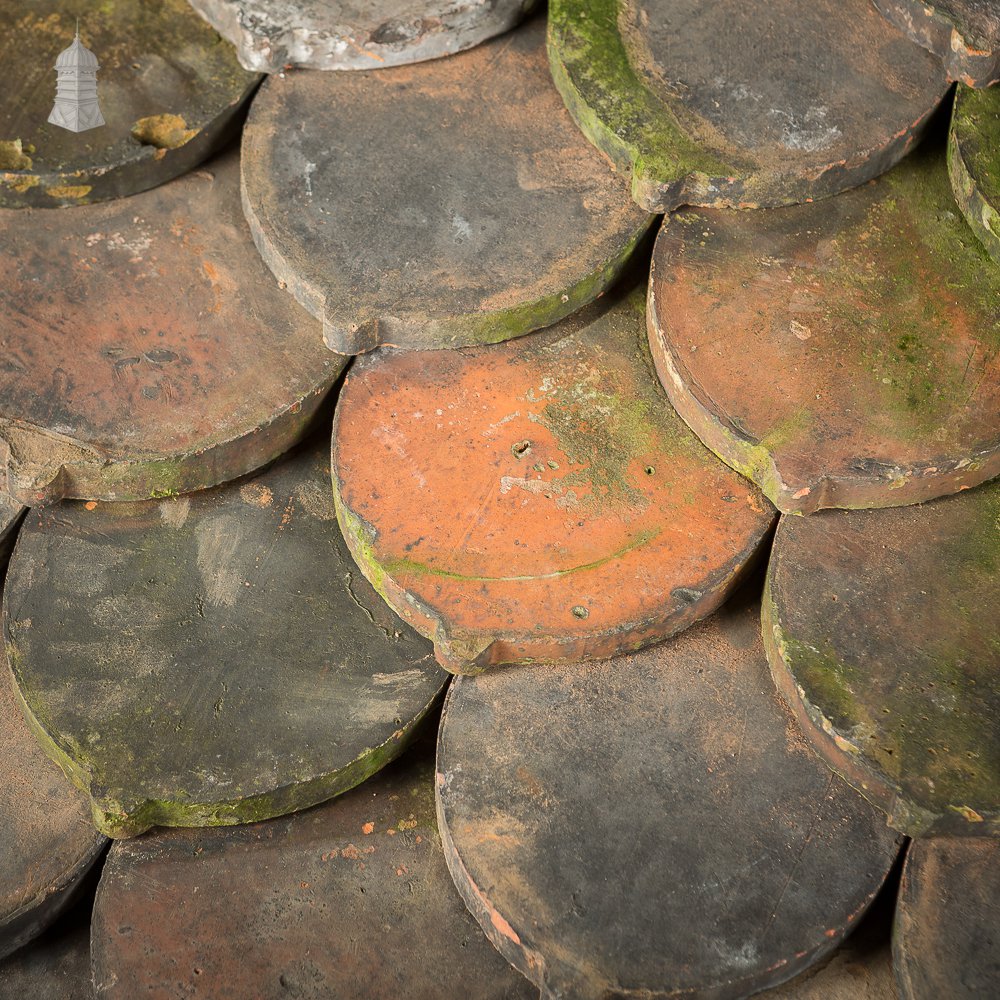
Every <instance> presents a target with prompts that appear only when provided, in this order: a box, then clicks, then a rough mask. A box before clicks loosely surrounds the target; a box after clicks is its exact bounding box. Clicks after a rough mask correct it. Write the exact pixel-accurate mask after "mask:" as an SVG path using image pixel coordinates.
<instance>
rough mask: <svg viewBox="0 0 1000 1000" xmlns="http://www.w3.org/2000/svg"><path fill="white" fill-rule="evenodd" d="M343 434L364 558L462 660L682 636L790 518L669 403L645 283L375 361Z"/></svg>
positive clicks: (337, 481) (344, 482)
mask: <svg viewBox="0 0 1000 1000" xmlns="http://www.w3.org/2000/svg"><path fill="white" fill-rule="evenodd" d="M333 450H334V462H333V465H334V493H335V495H336V497H337V503H338V516H339V517H340V522H341V527H342V528H343V529H344V534H345V537H346V539H347V544H348V546H349V547H350V549H351V552H352V553H353V555H354V557H355V559H356V560H357V561H358V564H359V565H360V566H361V569H362V572H363V573H364V574H365V575H366V576H367V577H368V579H369V580H370V581H371V582H372V583H373V585H374V586H375V588H376V590H378V591H379V593H380V594H382V596H383V597H384V598H385V599H386V600H387V601H388V602H389V604H391V605H392V607H393V608H395V609H396V610H397V611H398V612H399V614H401V615H402V616H403V618H404V619H405V620H406V621H408V622H410V623H411V624H412V625H413V627H414V628H416V629H417V631H419V632H421V633H423V634H424V635H427V636H429V637H430V638H432V639H433V640H434V644H435V647H436V651H437V656H438V659H439V661H440V662H441V663H442V664H443V665H444V666H446V667H447V668H448V669H449V670H453V671H456V672H474V671H476V670H479V669H482V668H484V667H487V666H492V665H496V664H501V663H519V662H530V661H537V660H544V661H572V660H580V659H590V658H594V657H606V656H613V655H615V654H617V653H620V652H623V651H625V650H630V649H636V648H638V647H640V646H644V645H647V644H649V643H651V642H655V641H657V640H659V639H663V638H665V637H666V636H668V635H671V634H673V633H674V632H676V631H678V630H679V629H681V628H684V627H685V626H686V625H689V624H690V623H691V622H692V621H695V620H696V619H697V618H700V617H702V616H704V615H706V614H708V613H709V612H711V611H712V610H713V609H714V608H715V607H717V606H718V605H719V604H720V603H721V602H722V601H723V599H724V598H725V596H726V594H727V593H728V592H729V590H730V587H731V586H732V584H733V582H734V581H735V580H736V579H737V578H738V577H739V575H740V573H741V572H742V570H743V569H744V568H745V567H746V566H747V565H748V564H749V563H750V562H751V560H752V559H753V558H754V556H755V554H756V553H757V551H758V550H759V548H760V547H761V544H762V543H763V541H764V539H765V536H766V535H767V533H768V530H769V528H770V526H771V524H772V523H773V513H774V512H773V508H772V507H771V505H770V504H769V503H767V501H766V500H764V498H763V497H762V496H761V495H760V494H759V493H758V492H757V490H756V489H755V488H754V487H753V486H751V485H750V484H749V483H748V482H746V480H744V479H742V478H741V477H739V476H737V475H735V474H734V473H732V472H731V471H730V470H729V469H727V468H726V467H725V466H723V465H722V463H720V462H718V461H717V460H716V459H715V458H714V457H713V456H712V455H711V454H710V453H709V452H708V451H707V450H706V449H704V448H703V447H702V446H701V445H700V443H699V442H698V440H697V439H696V438H695V437H694V436H693V435H692V434H691V433H690V432H689V431H688V430H687V428H686V427H685V426H684V425H683V423H682V422H681V421H680V419H679V418H678V417H677V415H676V414H675V413H674V412H673V410H672V409H671V408H670V404H669V403H668V402H667V400H666V398H665V397H664V395H663V393H662V392H661V390H660V387H659V385H658V384H657V382H656V378H655V375H654V373H653V371H652V367H651V365H650V361H649V355H648V352H647V349H646V344H645V335H644V333H643V328H642V298H641V294H639V293H633V294H631V295H629V296H625V297H618V298H615V299H614V300H612V301H608V302H606V303H604V304H602V305H601V306H599V307H593V308H591V309H589V310H585V311H584V312H582V313H580V314H578V315H576V316H574V317H571V318H570V319H567V320H565V321H564V322H563V323H562V324H560V325H559V326H558V327H556V328H554V329H552V330H549V331H546V332H545V333H543V334H539V335H537V336H534V337H530V338H527V339H525V340H523V341H517V342H514V343H510V344H503V345H498V346H495V347H490V348H479V349H475V350H474V349H468V350H464V351H438V352H434V353H431V352H426V353H417V352H380V353H379V354H377V355H373V356H371V357H366V358H363V359H359V360H358V361H357V362H356V363H355V366H354V367H353V368H352V369H351V372H350V375H349V377H348V379H347V381H346V383H345V385H344V389H343V391H342V394H341V396H340V401H339V404H338V407H337V414H336V418H335V422H334V440H333Z"/></svg>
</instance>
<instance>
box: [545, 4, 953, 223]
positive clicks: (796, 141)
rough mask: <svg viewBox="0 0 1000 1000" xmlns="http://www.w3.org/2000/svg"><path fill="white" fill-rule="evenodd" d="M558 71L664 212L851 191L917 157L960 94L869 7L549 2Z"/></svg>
mask: <svg viewBox="0 0 1000 1000" xmlns="http://www.w3.org/2000/svg"><path fill="white" fill-rule="evenodd" d="M549 57H550V61H551V65H552V75H553V78H554V79H555V83H556V86H557V87H558V88H559V90H560V92H561V93H562V96H563V99H564V100H565V102H566V106H567V107H568V108H569V110H570V112H571V113H572V114H573V116H574V118H576V120H577V122H578V123H579V125H580V127H581V129H583V131H584V132H585V133H586V135H587V136H588V137H589V138H590V140H591V141H592V142H593V143H594V144H595V145H596V146H597V147H598V148H599V149H601V150H603V151H604V152H605V153H607V154H608V156H610V157H611V159H612V160H613V161H614V162H615V163H617V164H618V165H619V167H621V168H622V169H623V170H626V171H630V172H631V177H632V193H633V197H634V198H635V199H636V201H637V202H638V203H639V204H640V205H642V206H643V207H644V208H647V209H649V210H650V211H655V212H669V211H672V210H674V209H676V208H677V207H679V206H680V205H715V206H721V205H725V206H735V207H774V206H777V205H788V204H792V203H797V202H803V201H810V200H814V199H817V198H822V197H825V196H827V195H832V194H836V193H837V192H839V191H843V190H845V189H847V188H850V187H854V186H855V185H857V184H861V183H863V182H864V181H866V180H869V179H871V178H872V177H876V176H878V175H879V174H880V173H882V172H883V171H885V170H887V169H888V168H889V167H891V166H892V165H893V164H894V163H895V162H896V161H897V160H899V159H900V158H901V157H902V156H903V155H904V154H905V153H906V152H908V150H909V149H910V148H911V147H912V145H913V144H914V143H915V142H916V141H917V140H918V139H919V137H920V135H921V134H922V132H923V130H924V127H925V125H926V124H927V122H928V120H929V118H930V116H931V114H932V112H933V111H934V109H935V108H936V107H937V105H938V103H939V102H940V101H941V99H942V97H944V95H945V93H946V91H947V89H948V82H947V80H946V78H945V75H944V72H943V71H942V67H941V65H940V63H939V62H938V61H937V60H936V59H935V58H934V57H933V56H932V55H931V54H930V53H928V52H924V51H921V49H920V48H919V47H918V46H916V45H915V44H913V43H912V42H910V41H909V40H908V39H907V38H905V37H904V36H903V35H902V34H901V33H900V32H899V31H898V30H897V29H896V28H894V27H893V26H892V25H890V24H889V23H888V22H887V21H886V20H885V19H884V18H882V17H880V16H879V14H878V12H877V11H875V10H874V8H873V7H872V6H871V4H870V2H869V0H814V2H811V3H808V4H803V3H801V2H800V0H771V2H769V3H767V4H761V3H746V0H713V2H712V3H705V2H704V0H551V2H550V4H549Z"/></svg>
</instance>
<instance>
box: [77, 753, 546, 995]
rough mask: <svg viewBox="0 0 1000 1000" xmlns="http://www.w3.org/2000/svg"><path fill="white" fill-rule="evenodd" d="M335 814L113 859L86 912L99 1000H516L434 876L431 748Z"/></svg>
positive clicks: (120, 849)
mask: <svg viewBox="0 0 1000 1000" xmlns="http://www.w3.org/2000/svg"><path fill="white" fill-rule="evenodd" d="M416 749H417V752H416V754H413V753H409V754H407V756H406V757H405V758H404V759H403V760H400V761H398V762H397V763H395V764H393V765H392V766H390V767H388V768H386V769H385V771H383V772H381V773H380V774H379V775H378V776H377V777H374V778H372V779H371V780H370V781H368V782H366V783H365V784H364V785H363V786H361V787H360V788H357V789H355V790H354V791H352V792H349V793H348V794H347V795H345V796H344V797H343V798H342V799H338V800H337V801H336V802H334V803H327V804H326V805H323V806H319V807H317V808H315V809H310V810H308V811H307V812H303V813H299V814H297V815H295V816H291V817H287V818H283V819H277V820H271V821H269V822H267V823H257V824H254V825H252V826H246V827H234V828H230V829H227V830H176V831H174V830H172V831H169V832H167V831H163V832H156V833H152V834H149V835H147V836H145V837H141V838H138V839H136V840H131V841H127V842H124V843H118V844H115V845H114V847H113V848H112V851H111V854H110V855H109V857H108V862H107V864H106V865H105V868H104V873H103V875H102V877H101V885H100V888H99V890H98V895H97V903H96V906H95V910H94V931H93V959H94V978H95V982H96V986H97V995H98V996H99V997H101V998H102V1000H133V998H135V997H140V996H141V997H146V998H148V1000H175V998H178V997H185V998H190V1000H244V998H247V997H253V998H254V1000H286V998H288V997H295V998H297V1000H329V998H331V997H336V998H337V1000H370V998H375V997H378V998H383V997H407V998H410V997H412V998H413V1000H442V998H446V997H447V998H451V997H466V998H468V1000H530V998H531V997H537V996H538V991H537V990H536V989H534V988H533V987H532V986H531V985H530V984H529V983H528V982H527V981H526V980H525V979H523V978H522V977H521V976H520V975H518V973H516V972H515V971H514V970H513V969H511V968H510V966H509V965H508V964H507V963H506V962H505V961H504V960H503V958H502V957H501V956H500V955H498V954H497V952H496V951H495V950H494V948H493V946H492V945H491V944H490V943H489V942H488V941H487V940H486V938H485V937H483V935H482V932H481V931H480V929H479V927H478V926H477V925H476V922H475V921H474V920H473V919H472V917H471V916H469V914H468V912H467V910H466V909H465V907H464V906H463V905H462V901H461V899H460V898H459V896H458V894H457V893H456V892H455V888H454V886H453V885H452V883H451V879H450V878H449V876H448V869H447V867H446V866H445V863H444V857H443V855H442V851H441V839H440V836H439V834H438V830H437V822H436V819H435V815H434V759H433V745H432V744H431V743H430V741H427V743H425V744H423V745H421V746H420V747H418V748H416Z"/></svg>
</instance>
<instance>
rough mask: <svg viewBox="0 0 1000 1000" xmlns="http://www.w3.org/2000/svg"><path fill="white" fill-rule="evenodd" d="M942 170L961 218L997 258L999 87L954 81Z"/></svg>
mask: <svg viewBox="0 0 1000 1000" xmlns="http://www.w3.org/2000/svg"><path fill="white" fill-rule="evenodd" d="M948 173H949V176H950V177H951V186H952V189H953V191H954V193H955V200H956V201H957V202H958V205H959V207H960V208H961V209H962V213H963V214H964V215H965V220H966V222H968V223H969V225H970V226H971V227H972V231H973V232H974V233H975V234H976V235H977V236H978V237H979V239H980V240H981V241H982V244H983V246H984V247H985V248H986V251H987V253H989V255H990V256H991V257H992V258H993V259H994V261H996V262H997V263H998V264H1000V87H991V88H990V89H989V90H970V89H969V88H968V87H963V86H961V85H959V87H958V92H957V94H956V96H955V110H954V112H953V114H952V119H951V133H950V135H949V140H948Z"/></svg>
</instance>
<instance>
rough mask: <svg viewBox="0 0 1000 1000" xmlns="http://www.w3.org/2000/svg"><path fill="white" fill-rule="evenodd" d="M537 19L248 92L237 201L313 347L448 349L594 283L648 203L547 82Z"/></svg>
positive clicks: (523, 320) (641, 221) (618, 257)
mask: <svg viewBox="0 0 1000 1000" xmlns="http://www.w3.org/2000/svg"><path fill="white" fill-rule="evenodd" d="M544 34H545V27H544V21H543V20H540V19H537V20H535V21H533V22H531V23H530V24H528V25H526V26H525V27H524V28H523V29H521V30H519V31H516V32H514V33H512V34H510V35H507V36H504V37H503V38H501V39H498V40H496V41H494V42H491V43H489V44H487V45H484V46H482V47H480V48H478V49H474V50H473V51H471V52H466V53H464V54H462V55H458V56H455V57H453V58H451V59H446V60H441V61H439V62H434V63H428V64H426V65H422V66H416V67H407V68H400V69H395V70H391V71H387V72H377V73H288V74H286V75H285V77H284V78H279V77H271V78H270V79H269V80H268V81H267V83H266V84H265V86H264V87H263V88H262V90H261V92H260V94H259V96H258V97H257V99H256V100H255V101H254V104H253V108H252V110H251V113H250V118H249V122H248V124H247V128H246V131H245V132H244V137H243V205H244V210H245V212H246V216H247V219H248V220H249V222H250V228H251V230H252V231H253V234H254V239H255V240H256V241H257V246H258V247H259V249H260V252H261V254H262V255H263V257H264V259H265V260H266V261H267V263H268V264H269V265H270V267H271V269H272V270H273V271H274V273H275V274H276V275H277V276H278V278H279V279H280V280H281V281H282V282H283V283H285V284H286V285H287V287H288V290H289V291H290V292H291V293H292V294H293V295H294V296H295V297H296V299H298V301H299V302H301V303H302V304H303V305H304V306H305V307H306V309H308V310H309V311H310V312H311V313H312V314H313V315H314V316H317V317H319V318H321V319H322V320H323V329H324V336H325V338H326V343H327V346H328V347H330V348H331V349H332V350H334V351H338V352H341V353H345V354H356V353H358V352H361V351H368V350H371V349H373V348H375V347H378V346H380V345H391V346H396V347H406V348H442V347H461V346H465V345H470V344H487V343H495V342H498V341H502V340H509V339H510V338H512V337H518V336H520V335H521V334H525V333H528V332H530V331H531V330H535V329H538V328H540V327H544V326H548V325H550V324H552V323H555V322H556V321H557V320H559V319H561V318H562V317H564V316H566V315H568V314H569V313H571V312H573V311H575V310H576V309H579V308H580V307H581V306H583V305H585V304H586V303H588V302H590V301H591V300H592V299H593V298H595V297H596V296H598V295H599V294H600V293H601V292H603V291H604V289H605V288H607V287H608V285H609V284H610V283H611V281H612V280H613V279H614V277H615V276H616V275H617V274H618V273H619V271H620V270H621V269H622V267H623V266H624V264H625V262H626V261H627V259H628V258H629V256H630V254H631V253H632V251H633V250H634V249H635V246H636V244H637V242H638V241H639V239H640V238H641V237H642V235H643V234H644V233H645V232H646V231H647V229H648V227H649V225H650V222H651V221H652V220H651V217H650V216H649V214H648V213H647V212H644V211H642V210H641V209H639V208H638V207H636V206H635V205H634V204H633V203H632V201H631V199H630V198H629V193H628V187H627V184H626V183H625V181H623V180H622V179H621V178H620V177H619V176H618V175H617V174H615V172H614V171H613V170H612V168H611V166H610V164H609V163H608V162H607V160H606V159H605V158H604V157H603V156H601V155H600V153H598V152H597V151H596V150H595V149H593V148H592V147H591V146H590V144H589V143H588V142H587V141H586V139H585V138H584V137H583V136H581V135H580V133H579V130H578V129H577V127H576V125H574V123H573V120H572V119H571V118H570V116H569V115H568V114H567V113H566V110H565V109H564V108H563V106H562V102H561V101H560V100H559V94H558V93H557V92H556V90H555V88H554V87H553V86H552V81H551V79H550V78H549V71H548V67H547V65H546V61H545V38H544Z"/></svg>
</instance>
